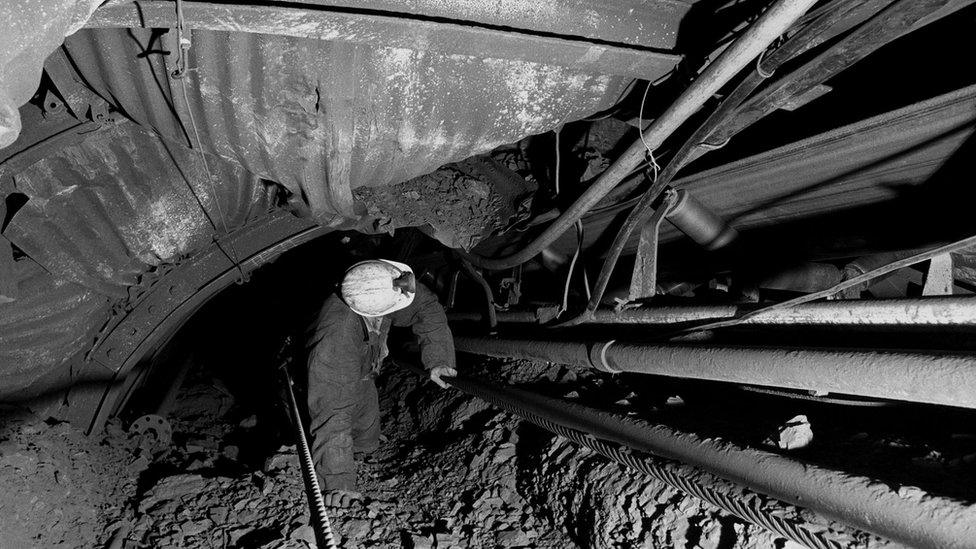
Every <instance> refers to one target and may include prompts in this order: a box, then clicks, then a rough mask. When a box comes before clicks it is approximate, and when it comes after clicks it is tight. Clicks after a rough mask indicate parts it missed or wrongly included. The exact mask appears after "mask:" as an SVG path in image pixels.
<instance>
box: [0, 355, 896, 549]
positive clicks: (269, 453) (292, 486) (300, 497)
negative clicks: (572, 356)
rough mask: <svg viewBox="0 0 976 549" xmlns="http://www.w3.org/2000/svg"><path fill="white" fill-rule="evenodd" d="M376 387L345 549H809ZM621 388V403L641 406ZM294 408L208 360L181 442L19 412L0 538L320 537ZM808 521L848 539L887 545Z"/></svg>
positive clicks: (484, 411)
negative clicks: (374, 430) (296, 438)
mask: <svg viewBox="0 0 976 549" xmlns="http://www.w3.org/2000/svg"><path fill="white" fill-rule="evenodd" d="M460 366H461V367H462V368H463V369H465V370H466V371H468V372H478V373H479V375H480V376H481V377H486V378H488V379H490V380H492V381H495V382H500V383H514V384H526V383H528V384H533V383H534V384H535V385H536V387H537V388H540V390H547V391H549V392H550V393H552V394H560V395H563V396H564V397H566V398H570V399H581V400H585V399H586V398H587V397H588V395H599V394H603V393H611V394H612V393H614V392H616V391H618V390H623V389H620V388H618V387H614V386H613V385H614V383H615V382H614V381H613V380H609V381H608V379H607V378H606V377H605V376H602V375H601V374H594V373H591V372H575V371H572V370H570V369H568V368H566V367H562V366H558V365H552V364H548V363H539V362H528V361H518V362H506V361H499V360H491V359H482V360H477V361H476V360H473V359H468V360H467V361H465V362H463V363H462V364H460ZM377 382H378V386H379V389H380V398H381V402H380V404H381V409H382V414H383V432H384V436H383V438H382V444H381V447H380V449H379V450H378V451H377V452H375V453H374V454H372V455H369V456H360V457H359V458H358V459H359V465H360V467H359V471H360V479H359V485H360V490H361V492H362V494H363V498H362V499H361V500H359V501H357V502H355V503H354V504H353V506H352V507H351V508H350V509H347V510H343V511H341V512H337V513H334V514H333V515H332V524H333V528H334V530H335V532H336V534H337V537H338V540H339V542H340V545H341V546H342V547H389V548H482V547H485V548H489V547H490V548H495V547H505V548H509V547H511V548H515V547H527V548H528V547H536V548H550V547H552V548H555V547H592V548H611V547H690V548H696V547H700V548H712V547H716V548H717V547H722V548H753V547H755V548H758V547H780V548H782V547H797V546H796V545H794V544H793V543H792V542H788V541H786V540H784V539H781V538H777V537H776V536H775V535H774V534H771V533H769V532H767V531H766V530H763V529H761V528H758V527H755V526H752V525H750V524H748V523H746V522H744V521H742V520H741V519H739V518H737V517H735V516H732V515H729V514H727V513H724V512H722V511H721V510H719V509H717V508H715V507H712V506H711V505H710V504H708V503H705V502H702V501H701V500H698V499H695V498H693V497H690V496H688V495H686V494H684V493H683V492H680V491H678V490H676V489H674V488H672V487H670V486H668V485H666V484H664V483H661V482H659V481H656V480H654V479H651V478H648V477H646V476H643V475H641V474H638V473H635V472H634V471H632V470H629V469H627V468H624V467H622V466H620V465H618V464H616V463H614V462H611V461H609V460H607V459H605V458H603V457H602V456H599V455H597V454H595V453H593V452H590V451H589V450H586V449H582V448H579V447H578V446H577V445H576V444H575V443H573V442H571V441H569V440H567V439H565V438H563V437H559V436H555V435H552V434H550V433H548V432H546V431H543V430H541V429H539V428H537V427H535V426H533V425H531V424H528V423H525V422H522V421H519V420H518V419H517V418H515V417H513V416H511V415H509V414H507V413H504V412H500V411H498V410H497V409H495V408H492V407H490V406H489V405H488V404H486V403H485V402H483V401H481V400H478V399H475V398H473V397H470V396H467V395H465V394H464V393H461V392H460V391H455V390H442V389H439V388H437V387H435V386H434V385H433V384H432V383H430V382H429V381H427V380H426V379H423V378H421V377H419V376H418V375H416V374H414V373H413V372H411V371H409V370H406V369H403V368H399V367H397V366H394V365H390V366H388V367H387V369H386V370H385V371H384V372H383V373H382V374H381V375H380V377H379V379H378V380H377ZM581 395H582V396H581ZM279 396H280V395H279V394H278V393H277V392H275V391H273V390H271V391H269V394H268V399H276V398H278V397H279ZM622 396H624V397H625V398H620V399H617V400H616V402H617V404H616V405H615V406H619V407H622V408H626V407H629V406H638V405H639V406H645V407H646V405H647V402H642V401H641V398H642V397H640V396H638V395H635V394H633V393H624V394H623V395H622ZM614 398H616V397H614ZM673 402H677V398H676V396H675V395H671V394H668V395H664V394H662V396H661V398H660V402H659V405H660V406H661V407H662V408H666V409H667V408H669V409H675V410H683V409H684V408H686V406H685V405H683V404H682V405H676V404H669V403H673ZM283 410H284V407H281V409H280V410H278V411H280V412H282V413H281V414H276V413H267V412H266V411H265V412H260V413H255V411H254V410H252V409H250V408H249V407H248V406H247V405H244V404H242V403H241V402H239V401H237V400H236V399H235V398H234V396H233V395H232V394H231V392H230V390H228V389H227V388H226V387H225V386H224V385H223V384H222V383H221V382H220V381H219V380H217V379H215V378H212V377H210V376H209V375H208V374H207V372H206V370H205V368H201V369H200V371H198V372H196V373H195V374H194V375H190V376H189V377H188V379H187V381H186V382H185V383H184V386H183V388H182V390H181V391H180V392H179V394H178V395H177V397H176V400H175V402H174V403H173V404H172V406H171V412H170V413H169V414H168V422H169V424H170V425H171V426H172V439H171V440H159V439H158V438H153V437H151V436H149V435H147V434H139V433H135V432H130V429H129V428H128V427H127V426H124V425H123V424H122V423H120V422H119V421H112V422H110V423H109V425H108V427H107V428H106V430H105V433H103V434H102V435H100V436H98V437H85V436H83V435H82V434H81V433H80V432H78V431H77V430H76V429H74V428H73V427H71V426H70V425H68V424H65V423H57V424H49V423H46V422H44V421H41V419H40V418H37V417H32V416H29V415H25V414H21V415H20V416H17V415H11V418H12V419H8V420H7V421H5V424H4V430H3V431H2V433H3V441H2V442H0V490H3V493H4V498H3V499H2V500H0V547H3V548H7V547H112V548H113V549H117V548H128V549H136V548H140V549H141V548H149V547H153V548H156V547H180V548H211V547H227V548H294V549H301V548H308V547H315V545H316V544H315V536H314V532H313V530H312V528H311V526H310V525H309V510H308V505H307V501H306V495H305V492H304V488H303V482H302V476H301V471H300V469H299V465H298V457H297V454H296V451H295V447H294V445H293V434H292V432H291V430H290V429H291V427H290V425H289V424H288V422H287V419H286V418H287V416H286V415H284V413H283ZM124 427H125V428H124ZM812 520H813V523H810V524H809V526H810V527H812V528H813V529H814V530H816V531H820V532H825V533H827V534H828V535H829V537H830V538H831V539H833V540H836V541H837V542H838V546H841V547H873V546H876V542H877V541H878V540H876V539H875V538H870V539H868V538H857V539H855V538H848V537H844V534H843V533H841V532H837V531H832V530H831V527H832V525H831V524H829V523H822V524H817V523H816V518H815V517H812ZM113 543H114V545H113Z"/></svg>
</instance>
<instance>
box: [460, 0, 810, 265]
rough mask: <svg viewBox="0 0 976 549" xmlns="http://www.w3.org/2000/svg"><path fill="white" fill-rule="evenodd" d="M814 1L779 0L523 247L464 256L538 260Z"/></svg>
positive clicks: (497, 261) (481, 260)
mask: <svg viewBox="0 0 976 549" xmlns="http://www.w3.org/2000/svg"><path fill="white" fill-rule="evenodd" d="M816 2H817V0H778V1H777V2H776V3H775V4H773V5H772V6H771V7H770V8H769V9H768V10H766V12H765V13H763V14H762V16H760V17H759V19H758V20H757V21H756V22H755V23H753V24H752V25H751V26H750V27H749V28H748V29H746V31H745V32H744V33H743V34H742V36H740V37H739V38H738V39H736V41H735V42H733V43H732V45H731V46H729V47H728V48H727V49H726V50H725V51H723V52H722V53H721V54H720V55H719V57H718V58H717V59H716V60H715V61H713V62H712V63H711V64H709V65H708V66H707V67H706V68H705V70H704V71H702V73H701V75H700V76H699V77H698V78H696V79H695V81H694V82H692V84H691V86H689V87H688V89H686V90H685V91H684V92H683V93H682V94H681V95H680V96H679V97H678V99H677V100H675V101H674V103H672V104H671V105H670V106H669V107H668V108H667V110H665V111H664V112H663V113H661V115H660V116H659V117H657V118H656V119H655V120H654V122H652V123H651V125H650V126H648V128H647V129H646V130H644V132H643V134H642V137H641V139H638V140H637V141H634V143H633V144H631V145H630V147H629V148H628V149H627V150H626V151H625V152H624V153H623V154H622V155H621V156H620V158H618V159H617V160H616V161H615V162H614V163H613V164H612V165H611V166H610V167H609V168H607V170H606V171H604V172H603V173H602V174H601V175H600V177H599V179H597V180H596V182H595V183H593V185H591V186H590V187H589V188H587V189H586V191H585V192H584V193H583V194H582V195H580V197H579V198H578V199H576V202H574V203H573V205H572V206H570V207H569V209H567V210H566V211H565V212H564V213H563V214H562V215H561V216H559V218H558V219H556V221H554V222H553V223H552V224H551V225H549V226H548V227H546V229H545V231H543V232H542V234H540V235H539V236H538V237H536V238H535V240H533V241H532V242H530V243H529V244H528V245H527V246H526V247H525V248H523V249H521V250H520V251H518V252H516V253H514V254H512V255H509V256H506V257H501V258H485V257H480V256H477V255H474V254H467V255H466V256H465V257H467V258H468V259H469V260H470V261H471V262H472V263H473V264H475V265H477V266H478V267H482V268H485V269H493V270H499V269H508V268H511V267H514V266H516V265H520V264H522V263H525V262H526V261H528V260H530V259H532V258H533V257H535V256H536V255H537V254H538V253H540V252H541V251H542V250H543V249H544V248H545V247H546V246H549V245H550V244H552V243H553V242H554V241H555V240H556V239H557V238H559V237H560V236H561V235H562V234H563V233H564V232H566V231H567V230H568V229H569V228H570V227H572V226H573V225H574V224H575V223H576V221H577V220H578V219H579V218H580V217H582V216H583V215H584V214H585V213H586V212H588V211H589V210H590V209H591V208H592V207H593V206H595V205H596V204H597V202H599V201H600V200H602V199H603V197H605V196H606V195H607V193H609V192H610V191H612V190H613V189H614V187H616V186H617V185H619V184H620V182H621V181H623V180H624V178H625V177H626V176H627V175H629V174H630V173H631V172H633V171H634V170H635V169H637V167H638V166H639V165H640V163H641V162H643V161H644V159H645V157H646V156H647V154H648V150H650V151H654V150H655V149H657V148H658V147H660V146H661V143H663V142H664V140H665V139H667V137H668V136H670V135H671V134H672V133H674V131H675V130H676V129H678V127H679V126H680V125H681V124H683V123H684V122H685V121H686V120H688V118H689V117H691V115H693V114H695V113H696V112H697V111H698V109H700V108H701V106H702V105H704V104H705V101H707V100H708V99H709V98H711V97H712V96H713V95H715V93H717V92H718V91H719V89H720V88H721V87H722V86H724V85H725V84H726V83H728V82H729V80H731V79H732V78H733V77H734V76H735V75H736V74H738V73H739V71H741V70H742V69H743V68H744V67H745V66H746V65H747V64H749V63H750V62H751V61H752V60H754V59H755V58H756V57H758V56H759V54H760V53H762V52H763V51H765V50H766V48H767V47H769V44H771V43H772V42H773V40H776V38H778V37H779V36H780V35H782V34H783V33H784V32H786V30H787V29H788V28H789V27H790V25H792V24H793V23H794V22H795V21H796V20H797V19H799V18H800V17H801V16H802V15H803V14H804V13H806V11H807V10H808V9H810V7H811V6H813V5H814V4H815V3H816Z"/></svg>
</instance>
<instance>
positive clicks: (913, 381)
mask: <svg viewBox="0 0 976 549" xmlns="http://www.w3.org/2000/svg"><path fill="white" fill-rule="evenodd" d="M455 345H456V348H457V350H459V351H463V352H468V353H474V354H481V355H488V356H494V357H502V358H521V359H533V360H543V361H548V362H560V363H563V364H573V365H576V366H580V367H584V368H596V369H598V370H602V371H605V372H611V373H620V372H632V373H640V374H652V375H661V376H669V377H678V378H687V379H702V380H709V381H722V382H727V383H736V384H742V385H761V386H766V387H785V388H790V389H799V390H809V391H815V392H816V393H817V394H827V393H838V394H845V395H857V396H863V397H870V398H880V399H890V400H903V401H909V402H924V403H929V404H941V405H946V406H959V407H964V408H976V356H973V355H968V354H949V353H936V352H928V353H921V352H911V351H874V350H871V351H864V350H832V349H806V348H804V349H791V348H767V347H733V346H718V345H693V344H662V345H646V344H628V343H619V342H615V341H604V342H595V343H581V342H577V341H539V340H529V339H498V338H483V337H463V336H458V337H456V338H455ZM974 539H976V538H974Z"/></svg>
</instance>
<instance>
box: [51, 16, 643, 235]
mask: <svg viewBox="0 0 976 549" xmlns="http://www.w3.org/2000/svg"><path fill="white" fill-rule="evenodd" d="M153 32H154V31H151V30H147V29H90V30H83V31H80V32H78V33H77V34H75V35H73V36H71V37H69V38H68V39H67V40H66V42H65V46H64V50H65V51H66V52H67V53H68V54H69V55H70V57H71V59H72V61H73V62H74V63H75V65H76V66H77V67H78V68H79V70H80V71H81V73H82V74H83V76H84V77H85V78H86V80H87V81H88V82H90V83H91V84H92V85H93V86H94V87H95V89H96V90H97V91H98V92H99V93H100V94H101V95H102V96H103V97H105V98H106V99H107V100H109V101H111V102H114V103H116V104H117V105H119V106H120V107H121V108H122V109H123V110H124V111H125V112H126V114H128V115H129V116H131V117H132V118H133V119H134V120H136V121H138V122H139V123H141V124H143V125H145V126H147V127H151V128H153V129H155V130H156V131H158V132H159V133H160V134H162V135H163V136H166V137H169V138H172V139H177V140H181V141H183V142H187V140H188V137H187V135H188V133H189V134H192V132H191V131H190V132H188V131H185V130H184V127H183V124H184V123H185V124H187V125H189V119H190V116H189V114H190V112H192V115H193V119H194V120H195V121H196V124H197V127H198V129H199V132H200V135H201V141H202V146H203V148H204V150H206V151H208V152H212V153H214V154H217V155H220V156H222V157H224V158H226V159H229V160H233V161H235V162H238V163H240V164H241V165H242V166H244V167H245V168H246V169H247V170H249V171H251V172H252V173H254V174H256V175H258V176H259V177H263V178H266V179H270V180H273V181H276V182H278V183H281V184H282V185H284V186H285V187H287V188H288V189H289V190H290V191H292V192H293V193H294V194H295V195H298V196H303V197H305V198H306V200H307V202H308V204H309V205H310V207H311V210H312V212H313V213H314V214H315V215H316V217H317V218H318V219H319V220H320V221H324V222H326V221H331V220H332V219H333V217H334V216H335V214H336V213H339V214H341V215H343V216H345V217H353V216H355V215H356V212H355V208H354V207H353V201H352V193H351V189H353V188H356V187H360V186H367V185H368V186H378V185H386V184H391V183H398V182H402V181H406V180H408V179H411V178H413V177H416V176H419V175H423V174H426V173H429V172H431V171H433V170H434V169H436V168H438V167H439V166H441V165H443V164H446V163H449V162H455V161H459V160H462V159H464V158H467V157H470V156H472V155H475V154H480V153H485V152H488V151H490V150H491V149H494V148H495V147H497V146H499V145H501V144H504V143H511V142H515V141H517V140H519V139H521V138H523V137H525V136H527V135H531V134H537V133H542V132H545V131H548V130H550V129H552V128H554V127H556V126H557V125H559V124H560V123H562V122H566V121H570V120H574V119H578V118H581V117H584V116H586V115H588V114H590V113H593V112H596V111H599V110H601V109H604V108H607V107H609V106H610V105H612V104H613V103H614V102H615V101H616V100H617V99H618V97H619V95H620V94H621V93H622V92H623V91H624V89H625V88H626V86H627V84H628V82H629V79H627V78H621V77H613V76H607V75H599V74H588V73H584V72H580V71H579V70H574V69H568V68H565V67H558V66H551V65H542V64H538V63H531V62H526V61H517V60H507V59H506V60H502V59H483V58H477V57H473V56H468V55H449V54H444V53H436V52H429V51H415V50H411V49H404V48H391V47H378V46H372V45H368V44H362V43H349V42H342V41H329V40H309V39H301V38H294V37H288V36H273V35H263V34H252V33H243V32H220V31H202V30H199V31H194V32H193V34H192V43H193V47H192V49H191V50H190V55H189V67H190V72H189V75H188V76H187V78H186V81H185V84H186V88H187V95H186V97H184V96H183V92H182V83H180V82H179V81H177V80H173V79H172V78H171V77H170V76H169V74H170V73H171V71H172V70H173V68H174V66H173V63H174V57H175V56H173V55H163V54H161V53H159V52H162V51H170V52H172V51H175V45H174V44H173V37H172V34H173V33H168V34H163V35H160V34H159V33H158V32H157V33H156V34H153ZM650 76H653V75H650ZM187 103H189V106H190V109H191V111H190V112H188V111H187V106H186V105H187ZM181 121H182V123H181ZM190 141H191V142H195V138H190Z"/></svg>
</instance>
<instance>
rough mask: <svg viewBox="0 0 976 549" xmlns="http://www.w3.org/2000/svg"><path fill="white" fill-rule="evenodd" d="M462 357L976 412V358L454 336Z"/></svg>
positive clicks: (933, 353)
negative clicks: (528, 361) (544, 363)
mask: <svg viewBox="0 0 976 549" xmlns="http://www.w3.org/2000/svg"><path fill="white" fill-rule="evenodd" d="M455 346H456V348H457V350H458V351H463V352H467V353H474V354H481V355H488V356H493V357H501V358H520V359H531V360H542V361H548V362H561V363H563V364H572V365H576V366H580V367H584V368H595V369H597V370H601V371H604V372H610V373H622V372H630V373H639V374H651V375H660V376H668V377H677V378H685V379H700V380H708V381H721V382H726V383H735V384H740V385H760V386H764V387H783V388H788V389H797V390H803V391H814V392H816V393H817V394H828V393H837V394H844V395H856V396H862V397H868V398H876V399H888V400H902V401H907V402H921V403H928V404H940V405H945V406H958V407H962V408H976V356H973V355H971V354H955V353H938V352H935V351H929V352H915V351H887V350H885V351H882V350H850V349H815V348H769V347H744V346H742V347H740V346H721V345H703V344H677V343H668V344H658V345H649V344H632V343H624V342H617V341H612V340H611V341H598V342H579V341H554V340H530V339H497V338H481V337H462V336H459V337H456V338H455Z"/></svg>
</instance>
